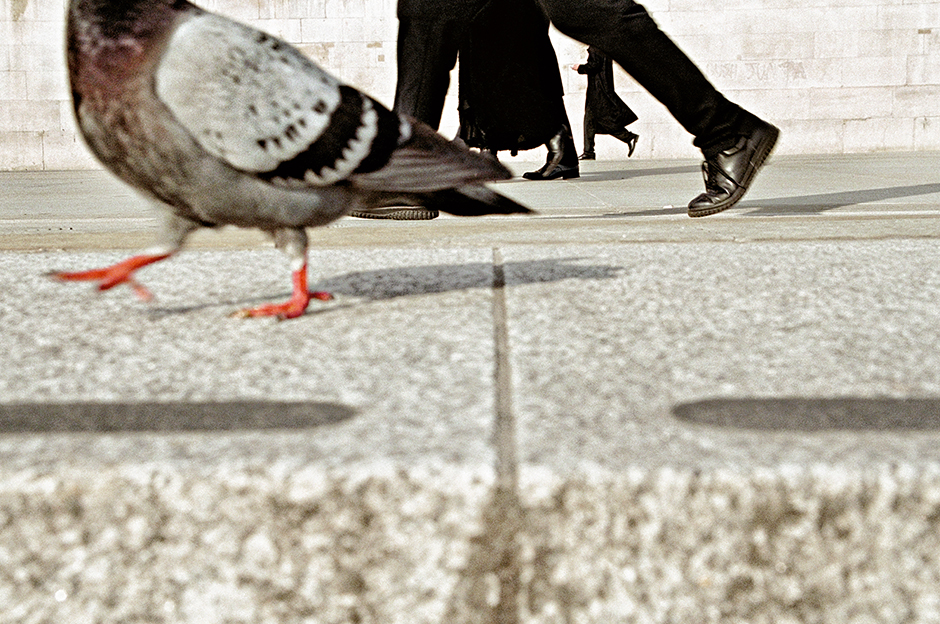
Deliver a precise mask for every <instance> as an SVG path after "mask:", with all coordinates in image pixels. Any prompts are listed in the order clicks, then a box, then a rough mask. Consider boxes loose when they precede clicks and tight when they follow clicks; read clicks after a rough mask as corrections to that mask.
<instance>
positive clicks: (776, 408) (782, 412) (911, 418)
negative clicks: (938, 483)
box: [672, 397, 940, 432]
mask: <svg viewBox="0 0 940 624" xmlns="http://www.w3.org/2000/svg"><path fill="white" fill-rule="evenodd" d="M672 415H673V416H674V417H675V418H676V419H678V420H680V421H682V422H685V423H690V424H697V425H710V426H713V427H726V428H732V429H750V430H760V431H797V432H814V431H940V398H936V399H930V398H927V399H893V398H871V399H869V398H859V397H836V398H818V399H814V398H799V397H797V398H793V397H784V398H766V399H762V398H744V399H730V398H729V399H708V400H704V401H696V402H693V403H680V404H678V405H676V406H674V407H673V409H672Z"/></svg>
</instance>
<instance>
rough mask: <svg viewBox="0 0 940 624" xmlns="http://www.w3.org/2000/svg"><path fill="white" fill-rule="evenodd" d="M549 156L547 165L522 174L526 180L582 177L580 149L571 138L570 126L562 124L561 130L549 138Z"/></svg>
mask: <svg viewBox="0 0 940 624" xmlns="http://www.w3.org/2000/svg"><path fill="white" fill-rule="evenodd" d="M546 147H548V157H547V158H546V160H545V165H544V166H543V167H542V168H541V169H539V170H538V171H529V172H528V173H524V174H522V177H523V178H525V179H526V180H556V179H558V178H562V179H563V180H568V179H570V178H579V177H581V172H580V169H579V168H578V151H577V149H575V146H574V139H573V138H571V130H569V129H568V126H562V127H561V130H559V131H558V133H557V134H556V135H555V136H553V137H552V138H551V139H549V140H548V143H546Z"/></svg>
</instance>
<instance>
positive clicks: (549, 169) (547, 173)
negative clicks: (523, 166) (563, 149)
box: [522, 163, 581, 180]
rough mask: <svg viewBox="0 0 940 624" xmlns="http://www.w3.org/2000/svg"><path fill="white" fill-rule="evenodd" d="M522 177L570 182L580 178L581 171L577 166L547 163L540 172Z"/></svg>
mask: <svg viewBox="0 0 940 624" xmlns="http://www.w3.org/2000/svg"><path fill="white" fill-rule="evenodd" d="M522 177H523V178H525V179H526V180H557V179H558V178H561V179H562V180H569V179H571V178H580V177H581V170H580V169H579V168H578V166H577V165H575V166H573V167H571V166H568V165H554V166H553V165H552V163H547V164H546V165H545V166H543V167H542V168H541V169H539V170H538V171H529V172H527V173H523V174H522Z"/></svg>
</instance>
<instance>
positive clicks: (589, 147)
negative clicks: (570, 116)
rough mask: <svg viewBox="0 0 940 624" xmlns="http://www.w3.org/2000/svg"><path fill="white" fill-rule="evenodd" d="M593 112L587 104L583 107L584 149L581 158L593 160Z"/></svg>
mask: <svg viewBox="0 0 940 624" xmlns="http://www.w3.org/2000/svg"><path fill="white" fill-rule="evenodd" d="M594 158H595V156H594V114H593V113H591V109H590V107H588V106H585V107H584V151H583V152H582V154H581V160H594Z"/></svg>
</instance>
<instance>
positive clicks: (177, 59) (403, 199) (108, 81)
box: [52, 0, 532, 318]
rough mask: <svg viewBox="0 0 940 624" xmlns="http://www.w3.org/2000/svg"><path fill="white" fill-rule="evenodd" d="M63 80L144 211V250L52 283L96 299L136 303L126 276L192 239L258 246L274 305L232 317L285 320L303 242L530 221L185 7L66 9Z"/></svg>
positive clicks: (239, 30)
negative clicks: (240, 239)
mask: <svg viewBox="0 0 940 624" xmlns="http://www.w3.org/2000/svg"><path fill="white" fill-rule="evenodd" d="M66 37H67V40H66V47H67V56H68V72H69V81H70V87H71V92H72V102H73V107H74V112H75V117H76V120H77V124H78V127H79V129H80V132H81V134H82V136H83V138H84V139H85V142H86V144H87V145H88V147H89V149H90V150H91V152H92V153H93V154H94V155H95V156H96V157H97V158H98V159H99V160H100V161H101V162H102V163H103V164H104V166H105V167H106V168H107V169H109V170H110V171H111V172H112V173H114V174H115V175H116V176H117V177H118V178H120V179H121V180H123V181H124V182H126V183H127V184H129V185H131V186H132V187H134V188H135V189H137V190H138V191H139V192H141V193H142V194H143V195H144V196H145V197H147V198H148V199H150V200H151V201H152V202H154V203H155V204H156V205H157V206H158V207H159V208H160V210H159V214H160V215H161V217H162V227H161V229H160V234H159V236H158V238H157V240H156V242H155V244H154V245H153V246H152V247H150V248H148V249H146V250H143V251H142V252H140V253H138V254H137V255H134V256H132V257H130V258H128V259H126V260H124V261H122V262H119V263H117V264H114V265H112V266H108V267H104V268H101V269H93V270H88V271H78V272H64V271H63V272H57V273H53V274H52V275H53V277H55V278H57V279H59V280H63V281H94V282H97V287H98V289H100V290H107V289H109V288H112V287H114V286H117V285H119V284H127V285H129V286H130V287H132V288H133V290H134V291H135V292H136V293H137V295H138V296H139V297H140V298H142V299H145V300H147V299H150V298H151V297H152V295H151V293H150V291H149V290H147V288H146V287H145V286H143V285H142V284H140V283H139V282H138V281H137V280H136V279H135V277H134V273H135V271H137V270H138V269H140V268H142V267H144V266H147V265H150V264H153V263H154V262H158V261H160V260H164V259H166V258H169V257H170V256H172V255H173V254H175V253H176V252H177V251H179V250H180V249H181V248H182V246H183V244H184V242H185V240H186V238H187V237H188V236H189V234H191V233H192V232H193V231H195V230H197V229H199V228H202V227H218V226H224V225H234V226H238V227H245V228H258V229H260V230H262V231H265V232H267V233H269V234H270V235H271V236H272V237H273V238H274V242H275V245H276V247H277V248H279V249H281V250H282V251H284V252H285V253H286V254H287V255H288V257H289V258H290V262H291V270H292V275H293V289H292V295H291V297H290V299H289V300H288V301H286V302H284V303H270V304H265V305H261V306H258V307H254V308H250V309H246V310H242V311H240V312H239V313H237V314H238V315H240V316H245V317H259V316H261V317H264V316H274V317H278V318H294V317H297V316H300V315H302V314H303V313H304V311H305V310H306V308H307V306H308V304H309V302H310V300H311V298H315V299H322V300H326V299H329V298H330V297H331V296H330V295H329V293H324V292H309V291H308V289H307V234H306V229H305V228H308V227H317V226H322V225H326V224H328V223H330V222H332V221H335V220H336V219H339V218H340V217H342V216H344V215H347V214H350V213H352V212H363V211H369V210H380V209H381V208H383V207H389V206H423V207H425V208H427V209H429V210H440V211H443V212H448V213H451V214H455V215H463V216H477V215H485V214H513V213H528V212H532V211H531V210H529V209H528V208H526V207H524V206H522V205H521V204H518V203H517V202H515V201H513V200H511V199H509V198H508V197H506V196H504V195H501V194H499V193H497V192H496V191H494V190H492V189H490V188H489V187H487V186H486V185H485V183H486V182H489V181H496V180H503V179H507V178H509V177H511V174H510V173H509V171H508V170H507V169H506V168H505V167H503V166H502V165H501V164H500V163H498V162H497V161H496V160H495V159H492V158H491V157H488V156H484V155H481V154H478V153H474V152H471V151H469V150H467V149H466V148H464V147H461V146H458V145H457V144H455V143H454V142H452V141H448V140H447V139H446V138H444V137H443V136H441V135H440V134H438V133H437V132H435V131H434V130H432V129H431V128H430V127H429V126H427V125H425V124H423V123H421V122H419V121H418V120H416V119H414V118H412V117H409V116H407V115H404V114H399V113H397V112H394V111H391V110H389V109H388V108H386V107H384V106H383V105H382V104H380V103H379V102H378V101H376V100H375V99H373V98H372V97H370V96H368V95H366V94H365V93H362V92H361V91H359V90H357V89H355V88H354V87H352V86H349V85H346V84H344V83H342V82H341V81H339V80H338V79H337V78H335V77H334V76H332V75H330V74H329V73H327V72H326V71H324V70H323V69H322V68H320V67H319V66H318V65H316V64H315V63H314V62H313V61H312V60H310V59H309V58H308V57H306V56H304V55H303V53H301V52H300V51H299V50H298V49H297V48H295V47H293V46H291V45H290V44H288V43H287V42H285V41H283V40H281V39H279V38H277V37H274V36H272V35H270V34H266V33H264V32H262V31H260V30H256V29H254V28H252V27H250V26H247V25H245V24H242V23H239V22H236V21H233V20H230V19H228V18H226V17H223V16H221V15H218V14H215V13H211V12H208V11H206V10H204V9H202V8H200V7H198V6H196V5H194V4H191V3H189V2H187V1H186V0H70V3H69V9H68V23H67V29H66Z"/></svg>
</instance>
